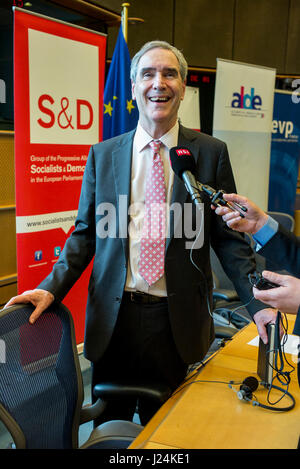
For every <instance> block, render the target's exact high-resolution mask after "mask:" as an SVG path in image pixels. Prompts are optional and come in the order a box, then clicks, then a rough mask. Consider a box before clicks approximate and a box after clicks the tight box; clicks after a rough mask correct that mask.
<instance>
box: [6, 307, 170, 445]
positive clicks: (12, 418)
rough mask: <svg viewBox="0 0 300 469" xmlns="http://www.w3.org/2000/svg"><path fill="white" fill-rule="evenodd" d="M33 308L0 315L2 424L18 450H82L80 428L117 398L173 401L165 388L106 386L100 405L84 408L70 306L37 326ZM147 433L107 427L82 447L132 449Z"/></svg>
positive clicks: (99, 393) (118, 424)
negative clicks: (143, 434)
mask: <svg viewBox="0 0 300 469" xmlns="http://www.w3.org/2000/svg"><path fill="white" fill-rule="evenodd" d="M33 309H34V308H33V306H32V305H17V306H11V307H9V308H6V309H3V310H1V311H0V345H1V347H0V420H1V421H2V422H3V423H4V425H5V426H6V428H7V430H8V431H9V432H10V434H11V435H12V438H13V440H14V444H15V447H16V448H21V449H22V448H24V449H25V448H26V449H49V448H52V449H70V448H73V449H74V448H78V432H79V425H80V424H82V423H85V422H88V421H91V420H94V419H95V418H96V417H98V416H99V415H100V414H101V412H102V411H103V409H104V408H105V398H106V397H110V396H111V395H112V394H113V396H114V395H115V394H116V393H118V395H121V396H122V395H125V396H128V395H135V396H138V397H139V396H143V397H145V396H146V397H147V398H149V399H155V400H156V401H158V402H160V403H163V402H164V401H165V400H166V399H167V398H168V395H169V390H168V389H166V388H164V387H161V386H157V387H155V386H147V384H145V386H133V387H130V386H126V385H123V384H122V385H120V384H118V383H117V382H116V383H111V384H109V383H104V384H103V385H101V384H99V386H98V389H97V390H96V397H98V400H97V402H96V403H95V404H93V405H88V406H86V407H84V408H82V402H83V383H82V375H81V370H80V366H79V359H78V354H77V347H76V343H75V334H74V326H73V320H72V317H71V314H70V312H69V311H68V309H67V308H66V307H65V306H64V305H62V304H59V305H53V306H51V307H49V308H48V309H47V310H46V311H45V312H44V313H43V314H42V316H40V318H39V319H38V320H37V321H36V323H35V324H34V325H31V324H29V322H28V318H29V316H30V314H31V313H32V311H33ZM116 373H117V371H116ZM142 428H143V427H142V426H140V425H138V424H135V423H133V422H126V421H118V420H116V421H110V422H105V423H103V424H102V425H100V426H99V427H97V428H96V429H94V430H93V431H92V432H91V435H90V437H89V438H88V441H87V442H86V443H85V444H84V445H82V446H81V448H89V449H90V448H92V449H98V448H127V447H128V446H129V445H130V443H131V442H132V441H133V440H134V439H135V438H136V436H137V435H138V434H139V433H140V432H141V430H142Z"/></svg>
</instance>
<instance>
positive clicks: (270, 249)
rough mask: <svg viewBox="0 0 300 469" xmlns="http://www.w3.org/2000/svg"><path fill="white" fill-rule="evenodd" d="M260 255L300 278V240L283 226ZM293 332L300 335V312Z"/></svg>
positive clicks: (262, 249)
mask: <svg viewBox="0 0 300 469" xmlns="http://www.w3.org/2000/svg"><path fill="white" fill-rule="evenodd" d="M259 254H261V255H262V256H264V257H267V258H269V259H271V260H272V262H274V263H276V264H277V265H278V268H279V269H285V270H287V271H288V272H290V273H291V274H292V275H294V276H295V277H300V240H299V238H297V236H295V235H294V233H291V232H290V231H287V230H286V229H285V228H284V227H283V226H281V225H279V227H278V231H277V233H276V234H275V235H274V236H273V237H272V238H271V239H270V240H269V241H268V242H267V243H266V245H265V246H264V247H262V248H261V249H260V251H259ZM293 332H294V334H297V335H300V311H298V314H297V317H296V322H295V327H294V331H293Z"/></svg>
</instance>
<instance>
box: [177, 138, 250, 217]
mask: <svg viewBox="0 0 300 469" xmlns="http://www.w3.org/2000/svg"><path fill="white" fill-rule="evenodd" d="M170 162H171V167H172V169H173V171H174V173H175V174H176V175H177V176H178V177H179V178H180V179H182V180H183V182H184V184H185V187H186V190H187V191H188V193H189V194H190V196H191V198H192V201H193V202H194V203H195V204H196V205H197V206H198V208H200V204H201V202H202V199H201V195H200V192H199V191H202V192H204V193H205V194H206V195H207V196H208V197H209V199H210V200H211V203H212V205H214V206H215V207H217V206H226V207H229V208H230V209H231V210H233V211H235V210H238V212H239V213H240V216H241V217H242V218H244V217H245V215H244V214H243V213H242V212H241V210H242V211H243V212H246V211H247V208H246V207H243V206H241V205H240V204H238V203H236V202H227V201H226V200H225V199H224V198H223V194H224V193H225V192H224V191H222V190H219V191H216V190H215V189H213V188H212V187H210V186H208V185H207V184H201V183H200V182H199V181H196V179H195V176H194V174H195V173H196V163H195V160H194V158H193V155H192V152H191V151H190V150H189V149H188V148H184V147H173V148H171V150H170Z"/></svg>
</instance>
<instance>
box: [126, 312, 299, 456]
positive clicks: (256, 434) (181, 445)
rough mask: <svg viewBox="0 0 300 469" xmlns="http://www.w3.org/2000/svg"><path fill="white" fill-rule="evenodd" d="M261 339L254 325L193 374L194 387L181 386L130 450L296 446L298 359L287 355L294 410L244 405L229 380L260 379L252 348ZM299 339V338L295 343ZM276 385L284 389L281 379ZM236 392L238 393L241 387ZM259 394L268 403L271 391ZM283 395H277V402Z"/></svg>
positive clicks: (285, 400) (285, 401)
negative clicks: (282, 410) (268, 394)
mask: <svg viewBox="0 0 300 469" xmlns="http://www.w3.org/2000/svg"><path fill="white" fill-rule="evenodd" d="M288 321H289V329H288V333H289V334H291V333H292V330H293V324H294V316H291V315H289V316H288ZM256 336H257V329H256V326H255V325H254V324H250V325H249V326H247V327H246V328H244V329H243V330H241V331H239V332H238V333H237V334H236V335H235V336H234V338H233V340H232V341H231V342H229V343H227V345H226V346H225V347H224V348H222V349H220V350H219V351H218V352H217V353H215V354H214V355H213V356H212V358H211V359H209V360H208V361H207V362H206V365H205V366H204V367H203V368H202V369H201V370H200V371H199V372H198V373H197V374H193V373H191V375H190V377H189V379H188V381H187V383H189V384H186V385H185V386H181V387H180V388H179V390H177V391H176V392H175V394H174V395H173V396H172V397H171V398H170V399H169V400H168V401H167V402H166V403H165V404H164V405H163V406H162V407H161V409H160V410H159V411H158V412H157V414H156V415H155V416H154V417H153V418H152V419H151V421H150V422H149V423H148V425H146V427H145V428H144V430H143V431H142V432H141V434H140V435H139V436H138V437H137V438H136V439H135V441H134V442H133V443H132V444H131V446H130V449H203V448H205V449H238V448H239V449H248V448H249V449H250V448H251V449H275V448H276V449H288V448H297V445H298V441H299V437H300V389H299V385H298V379H297V363H296V359H297V356H296V355H291V354H289V353H288V354H286V357H287V359H288V361H289V362H290V363H292V365H294V366H295V371H294V372H293V373H292V375H291V378H292V379H291V383H290V385H289V392H290V393H291V394H292V395H293V396H294V398H295V400H296V405H295V407H294V409H292V410H291V411H289V412H274V411H270V410H265V409H263V408H260V407H256V406H253V405H252V404H251V403H249V402H245V401H241V400H239V399H238V397H237V394H236V392H234V391H233V390H232V389H230V387H229V386H228V384H226V383H228V382H229V381H236V382H239V383H241V382H242V381H243V380H244V379H245V378H246V377H248V376H250V375H252V376H255V377H257V378H258V376H257V374H256V370H257V356H258V347H257V346H253V345H250V344H249V342H250V341H251V340H252V339H253V338H255V337H256ZM298 339H299V338H298V337H296V336H295V338H294V340H295V342H297V341H298ZM285 369H288V367H286V368H285ZM200 380H202V381H203V382H201V381H200ZM208 381H211V382H208ZM212 381H214V382H212ZM222 382H224V383H225V384H224V383H222ZM274 384H276V385H277V386H279V387H281V384H280V383H278V381H277V382H275V383H274ZM234 389H235V390H238V389H239V385H236V386H234ZM275 393H276V394H275ZM254 394H255V397H256V399H257V400H258V401H259V402H261V403H264V404H268V403H267V400H266V397H267V389H265V388H264V387H263V386H259V388H258V389H257V391H255V393H254ZM280 395H281V394H280V393H279V394H278V393H277V391H273V392H272V394H271V398H272V401H275V400H276V399H277V398H278V397H279V396H280ZM278 405H279V406H280V407H286V406H289V405H290V400H289V399H288V398H287V397H284V398H283V399H282V400H281V401H280V403H279V404H278Z"/></svg>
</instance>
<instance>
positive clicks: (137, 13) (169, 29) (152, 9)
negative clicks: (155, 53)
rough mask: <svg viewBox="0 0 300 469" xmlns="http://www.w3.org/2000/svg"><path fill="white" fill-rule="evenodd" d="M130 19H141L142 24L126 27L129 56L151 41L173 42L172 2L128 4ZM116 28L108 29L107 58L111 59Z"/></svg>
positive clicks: (158, 0) (152, 1)
mask: <svg viewBox="0 0 300 469" xmlns="http://www.w3.org/2000/svg"><path fill="white" fill-rule="evenodd" d="M128 16H129V17H130V18H142V19H143V20H144V23H142V24H141V23H140V24H139V23H137V24H135V25H130V24H129V27H128V48H129V53H130V56H131V57H133V55H134V54H135V53H136V52H137V51H138V50H139V49H140V48H141V47H142V45H143V44H145V42H148V41H152V40H156V39H159V40H162V41H167V42H170V43H171V44H172V41H173V0H163V1H162V0H151V2H148V1H133V2H130V8H129V10H128ZM118 30H119V29H118V28H108V40H107V43H108V58H111V57H112V54H113V51H114V47H115V43H116V39H117V34H118Z"/></svg>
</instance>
